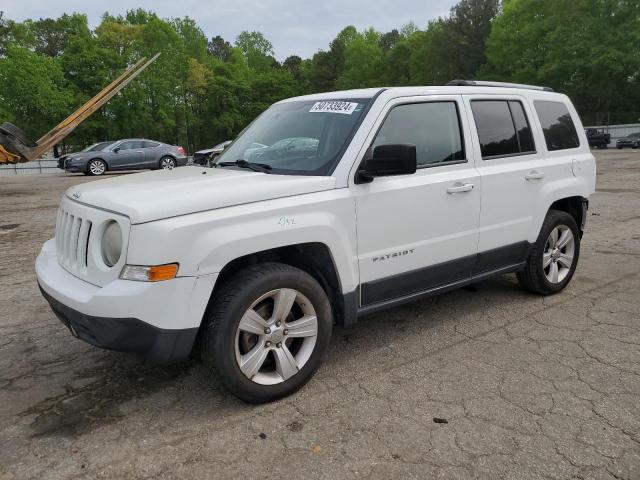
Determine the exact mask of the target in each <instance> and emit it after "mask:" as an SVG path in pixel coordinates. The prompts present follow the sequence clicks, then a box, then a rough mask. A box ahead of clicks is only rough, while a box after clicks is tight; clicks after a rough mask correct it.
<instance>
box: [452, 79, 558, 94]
mask: <svg viewBox="0 0 640 480" xmlns="http://www.w3.org/2000/svg"><path fill="white" fill-rule="evenodd" d="M447 86H450V87H502V88H525V89H527V90H540V91H543V92H553V91H554V90H553V88H549V87H538V86H536V85H525V84H523V83H506V82H485V81H483V80H451V81H450V82H449V83H447Z"/></svg>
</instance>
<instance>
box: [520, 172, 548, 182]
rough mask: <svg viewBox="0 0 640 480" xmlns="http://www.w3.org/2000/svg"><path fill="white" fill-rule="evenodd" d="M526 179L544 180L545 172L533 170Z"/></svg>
mask: <svg viewBox="0 0 640 480" xmlns="http://www.w3.org/2000/svg"><path fill="white" fill-rule="evenodd" d="M524 178H525V179H526V180H542V179H543V178H544V172H539V171H537V170H531V171H530V172H529V173H527V174H526V175H525V176H524Z"/></svg>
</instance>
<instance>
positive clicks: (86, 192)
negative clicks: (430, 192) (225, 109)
mask: <svg viewBox="0 0 640 480" xmlns="http://www.w3.org/2000/svg"><path fill="white" fill-rule="evenodd" d="M333 188H335V179H334V178H333V177H313V176H293V175H275V174H266V173H260V172H252V171H248V170H247V171H245V170H235V169H227V168H224V169H223V168H198V167H182V168H176V169H173V170H156V171H152V172H144V173H136V174H132V175H122V176H119V177H114V178H108V179H104V180H98V181H95V182H89V183H85V184H82V185H76V186H74V187H71V188H70V189H69V190H67V192H66V195H67V196H68V197H69V198H70V199H72V200H75V201H77V202H80V203H83V204H85V205H90V206H94V207H98V208H102V209H104V210H110V211H112V212H116V213H121V214H123V215H126V216H128V217H129V218H130V219H131V223H133V224H136V223H144V222H151V221H153V220H160V219H163V218H169V217H175V216H178V215H185V214H189V213H195V212H202V211H206V210H213V209H217V208H224V207H231V206H233V205H241V204H244V203H251V202H260V201H263V200H272V199H275V198H282V197H289V196H293V195H302V194H305V193H313V192H320V191H325V190H331V189H333Z"/></svg>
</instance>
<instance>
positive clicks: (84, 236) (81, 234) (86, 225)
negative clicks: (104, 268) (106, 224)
mask: <svg viewBox="0 0 640 480" xmlns="http://www.w3.org/2000/svg"><path fill="white" fill-rule="evenodd" d="M90 231H91V220H84V221H83V222H82V226H81V227H80V230H79V231H78V249H77V252H78V257H77V258H78V266H80V267H82V268H87V246H88V245H89V232H90Z"/></svg>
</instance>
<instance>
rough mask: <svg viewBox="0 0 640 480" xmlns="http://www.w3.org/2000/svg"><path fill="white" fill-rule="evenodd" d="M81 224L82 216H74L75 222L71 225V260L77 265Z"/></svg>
mask: <svg viewBox="0 0 640 480" xmlns="http://www.w3.org/2000/svg"><path fill="white" fill-rule="evenodd" d="M81 226H82V219H81V218H80V217H74V219H73V224H72V225H71V238H70V242H69V245H70V247H69V261H70V262H71V264H72V265H76V264H77V262H78V237H79V235H80V227H81Z"/></svg>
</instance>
